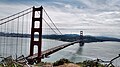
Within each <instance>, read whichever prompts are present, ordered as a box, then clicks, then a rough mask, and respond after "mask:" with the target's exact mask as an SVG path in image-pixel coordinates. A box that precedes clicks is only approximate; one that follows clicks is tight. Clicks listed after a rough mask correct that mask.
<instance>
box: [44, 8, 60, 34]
mask: <svg viewBox="0 0 120 67" xmlns="http://www.w3.org/2000/svg"><path fill="white" fill-rule="evenodd" d="M43 10H44V12H45V14H46V15H47V17H48V18H49V20H50V21H51V22H52V24H53V25H54V27H55V28H56V30H58V32H59V33H60V34H61V35H62V32H61V31H60V30H59V29H58V28H57V26H56V25H55V23H54V22H53V20H52V19H51V18H50V16H49V15H48V13H47V12H46V10H45V9H43Z"/></svg>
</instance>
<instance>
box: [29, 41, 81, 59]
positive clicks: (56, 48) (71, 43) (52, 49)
mask: <svg viewBox="0 0 120 67" xmlns="http://www.w3.org/2000/svg"><path fill="white" fill-rule="evenodd" d="M78 42H79V41H74V42H70V43H66V44H63V45H59V46H56V47H53V48H50V49H47V50H45V51H42V54H41V57H42V58H45V57H47V56H49V55H50V54H52V53H55V52H57V51H59V50H61V49H64V48H66V47H68V46H70V45H73V44H75V43H78ZM37 56H38V53H36V54H34V55H33V56H30V57H29V58H31V59H34V58H37Z"/></svg>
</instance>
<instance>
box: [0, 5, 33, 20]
mask: <svg viewBox="0 0 120 67" xmlns="http://www.w3.org/2000/svg"><path fill="white" fill-rule="evenodd" d="M30 9H32V7H30V8H28V9H25V10H23V11H21V12H18V13H16V14H13V15H10V16H8V17H5V18H2V19H0V21H2V20H5V19H8V18H10V17H13V16H16V15H18V14H21V13H23V12H25V11H28V10H30Z"/></svg>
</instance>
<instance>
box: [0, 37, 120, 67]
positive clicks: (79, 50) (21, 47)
mask: <svg viewBox="0 0 120 67" xmlns="http://www.w3.org/2000/svg"><path fill="white" fill-rule="evenodd" d="M4 40H5V41H4ZM65 43H67V42H62V41H56V40H49V39H43V42H42V51H44V50H46V49H49V48H52V47H55V46H58V45H62V44H65ZM16 44H17V46H16ZM5 46H6V47H5ZM16 47H17V49H16ZM29 48H30V39H29V38H19V39H17V38H15V37H9V38H6V37H0V55H1V56H4V57H7V56H9V55H12V56H13V57H14V58H15V57H16V55H17V56H20V55H21V54H23V55H25V56H27V55H29V50H30V49H29ZM16 50H17V52H16ZM36 52H37V47H35V51H34V53H36ZM118 54H120V42H96V43H85V45H84V46H83V47H80V46H79V44H74V45H72V46H69V47H67V48H65V49H62V50H60V51H58V52H56V53H54V54H52V55H50V57H49V58H45V59H43V60H42V61H45V62H46V61H47V62H55V61H57V60H59V59H61V58H67V59H69V60H70V61H72V62H80V61H84V60H94V59H97V58H99V59H102V60H111V59H112V58H114V57H116V56H118ZM113 63H114V64H115V65H116V66H117V65H120V59H117V60H115V61H114V62H113Z"/></svg>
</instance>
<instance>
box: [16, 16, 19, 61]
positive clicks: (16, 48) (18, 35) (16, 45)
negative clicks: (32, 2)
mask: <svg viewBox="0 0 120 67" xmlns="http://www.w3.org/2000/svg"><path fill="white" fill-rule="evenodd" d="M18 34H19V17H18V21H17V42H16V60H17V55H18V44H19V43H18V36H19V35H18Z"/></svg>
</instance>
